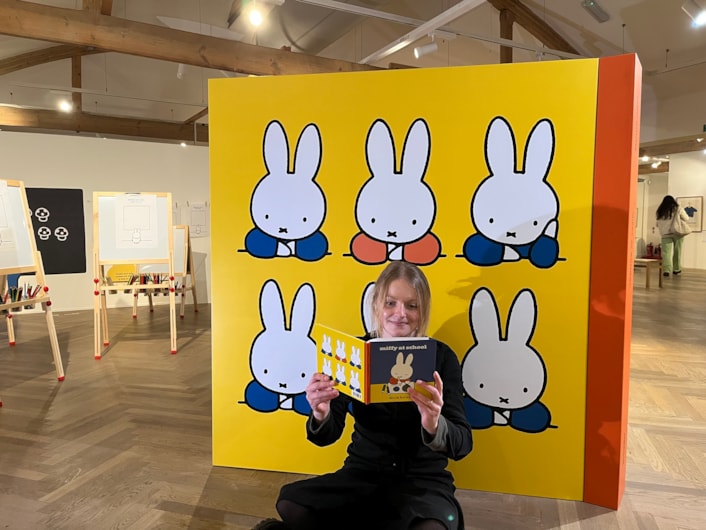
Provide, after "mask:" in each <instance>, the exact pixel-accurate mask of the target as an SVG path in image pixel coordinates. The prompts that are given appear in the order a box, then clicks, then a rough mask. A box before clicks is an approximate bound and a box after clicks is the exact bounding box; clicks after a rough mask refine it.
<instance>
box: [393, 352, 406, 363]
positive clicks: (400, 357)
mask: <svg viewBox="0 0 706 530" xmlns="http://www.w3.org/2000/svg"><path fill="white" fill-rule="evenodd" d="M395 364H404V355H402V352H400V353H398V354H397V361H396V362H395Z"/></svg>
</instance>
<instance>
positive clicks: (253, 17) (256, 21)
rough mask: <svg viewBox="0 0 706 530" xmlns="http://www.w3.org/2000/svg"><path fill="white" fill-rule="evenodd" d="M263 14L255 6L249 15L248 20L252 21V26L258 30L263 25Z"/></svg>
mask: <svg viewBox="0 0 706 530" xmlns="http://www.w3.org/2000/svg"><path fill="white" fill-rule="evenodd" d="M262 18H263V17H262V13H261V12H260V10H259V9H258V8H257V6H256V5H253V6H252V7H251V8H250V13H248V20H249V21H250V24H252V25H253V26H255V27H256V28H257V27H259V26H260V24H262Z"/></svg>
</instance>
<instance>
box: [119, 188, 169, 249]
mask: <svg viewBox="0 0 706 530" xmlns="http://www.w3.org/2000/svg"><path fill="white" fill-rule="evenodd" d="M115 229H116V234H115V241H116V247H117V248H157V246H158V243H159V241H158V235H157V196H156V195H150V194H141V193H126V194H124V195H118V196H116V197H115Z"/></svg>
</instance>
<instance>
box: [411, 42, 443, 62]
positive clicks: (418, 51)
mask: <svg viewBox="0 0 706 530" xmlns="http://www.w3.org/2000/svg"><path fill="white" fill-rule="evenodd" d="M438 49H439V45H438V44H436V42H434V41H432V42H430V43H429V44H425V45H424V46H417V47H416V48H414V58H415V59H419V58H420V57H424V56H425V55H428V54H430V53H434V52H435V51H436V50H438Z"/></svg>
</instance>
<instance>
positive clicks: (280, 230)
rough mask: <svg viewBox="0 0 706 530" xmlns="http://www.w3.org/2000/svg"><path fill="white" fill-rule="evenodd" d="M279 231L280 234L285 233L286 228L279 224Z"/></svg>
mask: <svg viewBox="0 0 706 530" xmlns="http://www.w3.org/2000/svg"><path fill="white" fill-rule="evenodd" d="M279 233H280V234H286V233H287V228H286V227H284V226H280V227H279Z"/></svg>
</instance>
